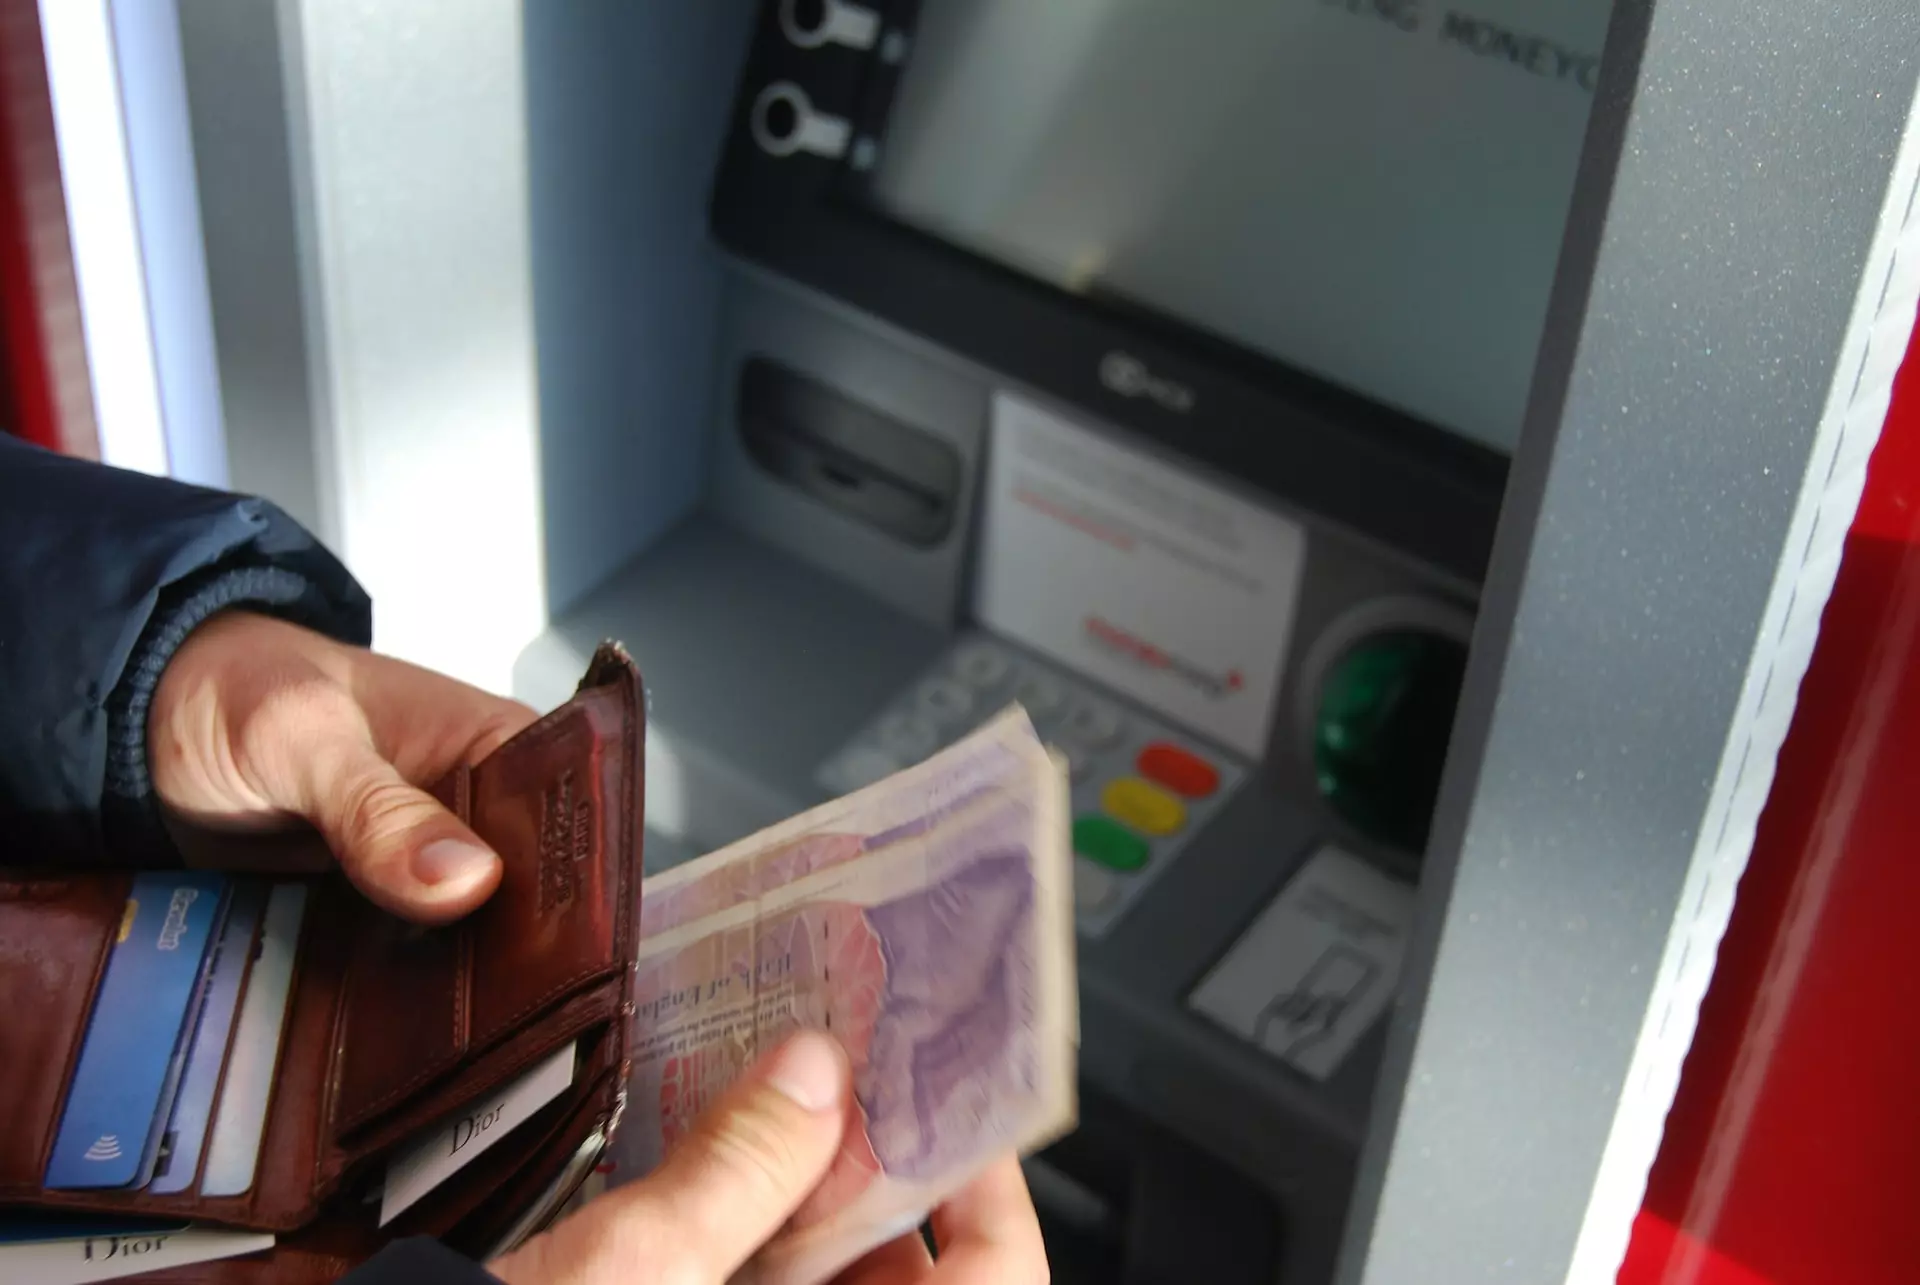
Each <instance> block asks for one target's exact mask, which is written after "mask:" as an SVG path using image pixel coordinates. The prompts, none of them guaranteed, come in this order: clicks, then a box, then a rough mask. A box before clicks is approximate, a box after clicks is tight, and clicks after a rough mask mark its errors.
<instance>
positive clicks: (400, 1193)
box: [380, 1043, 574, 1227]
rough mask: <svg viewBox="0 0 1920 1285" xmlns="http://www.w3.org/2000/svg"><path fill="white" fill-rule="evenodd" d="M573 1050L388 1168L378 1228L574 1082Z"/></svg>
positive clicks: (480, 1102)
mask: <svg viewBox="0 0 1920 1285" xmlns="http://www.w3.org/2000/svg"><path fill="white" fill-rule="evenodd" d="M573 1068H574V1046H573V1044H571V1043H569V1044H568V1045H567V1046H566V1047H565V1048H563V1049H561V1050H559V1051H558V1052H557V1053H555V1054H554V1055H553V1056H552V1057H549V1058H547V1059H546V1060H545V1061H544V1062H541V1063H540V1064H539V1065H538V1066H536V1067H534V1068H533V1069H532V1070H530V1071H527V1072H525V1073H524V1074H522V1075H521V1076H520V1078H519V1079H517V1080H514V1081H513V1082H512V1083H511V1084H508V1085H505V1086H504V1087H502V1088H498V1089H495V1090H494V1091H493V1092H491V1093H488V1094H486V1095H484V1096H482V1097H480V1098H478V1099H476V1100H475V1101H473V1102H471V1103H469V1104H468V1105H467V1106H466V1108H465V1109H463V1110H461V1111H458V1112H455V1113H454V1114H453V1115H451V1116H448V1117H447V1118H446V1119H445V1120H442V1121H441V1122H440V1123H439V1124H438V1125H436V1126H435V1127H434V1129H433V1131H432V1132H431V1133H428V1134H427V1135H426V1136H425V1137H423V1138H421V1139H420V1140H419V1141H418V1142H416V1143H414V1144H412V1145H411V1146H410V1147H408V1148H407V1149H406V1150H404V1151H402V1152H400V1153H399V1154H398V1155H396V1156H395V1157H394V1158H393V1160H392V1161H391V1162H390V1163H389V1164H388V1165H387V1181H386V1189H385V1190H384V1191H383V1192H382V1193H381V1196H380V1225H381V1226H382V1227H385V1226H386V1225H387V1224H388V1223H390V1222H392V1221H393V1219H394V1217H395V1216H396V1215H398V1214H399V1213H400V1211H401V1210H403V1209H405V1208H406V1207H407V1206H408V1205H411V1204H413V1203H414V1202H415V1201H416V1200H418V1199H420V1197H422V1196H424V1195H426V1194H427V1193H428V1192H429V1191H432V1190H433V1189H434V1188H435V1187H437V1186H439V1185H440V1184H441V1183H443V1182H445V1181H446V1180H447V1179H448V1178H450V1177H452V1176H453V1175H454V1174H456V1173H458V1172H460V1170H461V1169H463V1168H465V1167H466V1166H467V1165H469V1164H471V1163H473V1161H474V1159H475V1157H477V1156H479V1155H480V1153H481V1152H483V1151H485V1150H486V1149H487V1148H488V1147H491V1146H492V1145H493V1144H494V1143H496V1142H498V1141H500V1139H502V1138H504V1137H506V1136H507V1134H509V1133H511V1132H513V1130H514V1129H516V1128H518V1127H519V1126H520V1125H523V1124H525V1123H526V1122H527V1120H528V1119H530V1118H531V1117H532V1115H533V1113H534V1112H536V1111H538V1110H539V1109H540V1108H541V1107H543V1106H545V1105H547V1103H549V1102H551V1101H553V1100H554V1099H555V1098H557V1097H559V1096H560V1095H561V1094H562V1093H564V1092H566V1090H567V1086H568V1085H570V1084H572V1083H573Z"/></svg>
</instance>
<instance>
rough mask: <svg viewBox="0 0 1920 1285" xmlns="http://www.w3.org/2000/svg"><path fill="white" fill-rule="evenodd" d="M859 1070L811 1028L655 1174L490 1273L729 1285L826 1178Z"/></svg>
mask: <svg viewBox="0 0 1920 1285" xmlns="http://www.w3.org/2000/svg"><path fill="white" fill-rule="evenodd" d="M849 1078H850V1073H849V1071H848V1068H847V1059H846V1054H845V1053H843V1052H842V1051H841V1049H840V1045H839V1044H838V1043H837V1042H835V1041H834V1039H833V1038H832V1037H831V1036H828V1035H824V1034H822V1033H820V1032H818V1031H803V1032H801V1033H800V1034H798V1035H796V1036H794V1037H793V1038H792V1039H790V1040H788V1041H787V1042H786V1043H785V1044H784V1045H782V1046H781V1047H780V1049H779V1050H778V1051H777V1052H775V1053H774V1054H773V1055H772V1056H771V1057H769V1058H767V1059H765V1060H763V1061H762V1062H761V1063H760V1064H759V1065H758V1066H756V1067H755V1068H754V1069H753V1070H751V1071H749V1072H748V1073H747V1075H746V1077H745V1078H744V1079H743V1080H742V1081H741V1082H740V1083H738V1084H735V1085H734V1086H733V1087H732V1088H731V1089H729V1090H728V1091H727V1093H726V1094H725V1096H723V1097H722V1098H721V1099H720V1101H719V1102H718V1103H716V1104H715V1105H714V1106H713V1107H712V1108H711V1109H710V1110H708V1111H707V1112H706V1113H704V1114H703V1115H702V1116H701V1117H700V1118H699V1120H698V1121H696V1123H695V1124H694V1128H693V1132H692V1133H690V1134H689V1135H688V1136H687V1138H686V1139H685V1140H684V1141H682V1142H681V1143H680V1145H679V1146H677V1147H676V1148H675V1149H674V1150H673V1151H672V1153H671V1154H669V1155H668V1156H667V1158H666V1160H665V1161H663V1162H662V1163H661V1164H660V1166H659V1167H658V1168H657V1169H655V1170H654V1171H653V1172H652V1173H651V1174H649V1175H648V1176H647V1177H646V1178H644V1179H642V1180H640V1181H639V1182H635V1183H632V1184H629V1185H628V1186H625V1187H620V1188H617V1189H615V1190H614V1191H611V1192H609V1193H607V1194H606V1195H604V1196H602V1197H601V1198H600V1199H598V1200H596V1201H594V1202H592V1203H591V1204H589V1205H588V1206H587V1207H586V1208H585V1209H583V1210H581V1211H580V1212H579V1213H578V1214H576V1215H574V1216H573V1217H572V1218H570V1219H568V1220H567V1221H566V1222H564V1223H561V1224H560V1225H559V1226H557V1227H555V1228H554V1229H553V1230H552V1231H551V1232H549V1233H547V1234H546V1235H544V1236H541V1237H538V1238H536V1239H534V1240H532V1241H529V1242H528V1243H527V1244H526V1245H525V1246H523V1247H522V1248H520V1249H519V1250H516V1251H515V1252H514V1253H512V1254H510V1255H508V1256H507V1257H505V1258H503V1259H501V1260H499V1261H498V1262H496V1263H493V1264H490V1265H489V1267H488V1270H489V1271H491V1272H492V1273H493V1274H494V1275H495V1276H497V1277H499V1278H500V1279H501V1280H503V1281H506V1282H508V1285H530V1283H531V1282H541V1283H543V1285H545V1283H548V1282H568V1283H569V1285H600V1283H601V1282H606V1283H607V1285H613V1283H614V1282H621V1283H622V1285H624V1282H628V1281H652V1280H662V1281H665V1280H672V1281H684V1282H688V1285H693V1283H695V1282H698V1283H700V1285H707V1283H709V1282H710V1283H711V1285H720V1283H721V1282H723V1281H726V1280H728V1279H730V1278H731V1277H732V1276H733V1274H734V1273H735V1272H736V1271H738V1270H739V1269H740V1267H741V1266H742V1265H743V1264H745V1263H746V1261H747V1260H748V1259H749V1258H751V1257H753V1255H754V1253H755V1251H757V1250H758V1249H759V1248H760V1247H761V1246H762V1245H764V1244H766V1242H767V1241H768V1240H769V1239H771V1238H772V1237H773V1235H774V1234H775V1233H776V1232H778V1231H779V1230H780V1228H781V1226H782V1225H783V1224H785V1223H786V1221H787V1219H788V1218H789V1217H791V1216H792V1214H793V1212H794V1211H795V1210H796V1209H798V1208H799V1207H800V1205H801V1203H802V1202H803V1201H804V1200H805V1199H806V1198H807V1196H808V1195H809V1194H810V1193H811V1192H812V1191H813V1189H814V1188H815V1187H817V1186H818V1185H819V1184H820V1180H821V1179H822V1178H824V1177H825V1176H826V1174H827V1170H828V1168H829V1167H830V1166H831V1165H832V1164H833V1159H834V1156H835V1155H836V1154H837V1153H838V1151H839V1149H840V1137H841V1134H842V1132H843V1131H844V1129H845V1126H846V1110H845V1103H846V1096H847V1091H848V1081H849Z"/></svg>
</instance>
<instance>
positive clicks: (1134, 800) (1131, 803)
mask: <svg viewBox="0 0 1920 1285" xmlns="http://www.w3.org/2000/svg"><path fill="white" fill-rule="evenodd" d="M1100 806H1101V807H1103V808H1105V809H1106V810H1107V815H1108V816H1111V817H1114V818H1116V819H1118V820H1121V821H1124V822H1126V823H1127V824H1128V825H1130V826H1132V827H1133V828H1134V829H1136V830H1138V831H1139V832H1140V833H1142V834H1151V835H1162V834H1172V833H1173V832H1174V831H1175V830H1178V829H1179V828H1180V827H1181V826H1182V825H1185V824H1186V820H1187V806H1186V804H1184V803H1182V802H1180V800H1178V799H1176V798H1174V797H1173V796H1172V795H1171V794H1168V793H1167V792H1166V791H1165V790H1163V789H1161V788H1160V787H1159V786H1157V785H1149V784H1148V783H1147V782H1145V781H1143V780H1141V779H1140V778H1139V777H1137V776H1123V777H1121V778H1120V779H1119V780H1118V781H1115V782H1113V783H1112V784H1111V785H1109V786H1107V788H1106V789H1105V790H1103V791H1101V793H1100Z"/></svg>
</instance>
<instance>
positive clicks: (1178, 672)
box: [1085, 616, 1247, 700]
mask: <svg viewBox="0 0 1920 1285" xmlns="http://www.w3.org/2000/svg"><path fill="white" fill-rule="evenodd" d="M1085 624H1086V630H1087V634H1088V636H1089V637H1091V638H1092V639H1093V640H1094V641H1095V642H1097V643H1099V644H1100V645H1101V646H1103V647H1105V648H1106V649H1107V650H1108V651H1110V652H1114V653H1115V654H1117V655H1121V656H1125V657H1126V658H1127V659H1129V660H1132V661H1135V662H1136V663H1138V664H1141V665H1145V666H1146V667H1147V668H1148V669H1154V670H1158V671H1160V672H1161V673H1165V674H1172V675H1173V676H1174V677H1176V678H1179V679H1182V680H1184V681H1185V682H1186V683H1187V684H1188V685H1189V686H1191V687H1196V688H1198V689H1199V690H1200V691H1203V692H1205V693H1206V694H1207V695H1209V696H1212V697H1214V698H1215V699H1216V700H1217V699H1219V698H1221V697H1225V696H1231V695H1233V694H1234V693H1236V692H1238V691H1239V690H1240V689H1241V688H1243V687H1245V686H1246V685H1247V680H1246V677H1245V676H1244V675H1243V674H1241V672H1240V671H1239V670H1237V669H1229V670H1228V671H1227V672H1226V673H1224V674H1216V673H1213V672H1211V671H1210V670H1206V669H1202V668H1201V667H1200V666H1198V665H1196V664H1194V663H1193V662H1192V661H1189V660H1184V659H1182V658H1181V657H1179V656H1176V655H1174V654H1173V653H1172V652H1170V651H1168V650H1166V648H1164V647H1157V646H1155V645H1154V644H1153V643H1150V642H1148V641H1147V640H1146V639H1144V638H1141V637H1139V636H1138V635H1137V634H1134V633H1131V632H1129V631H1128V630H1125V629H1122V628H1121V627H1120V626H1119V625H1116V624H1114V623H1113V622H1112V621H1110V620H1106V619H1103V618H1102V617H1100V616H1088V617H1086V618H1085Z"/></svg>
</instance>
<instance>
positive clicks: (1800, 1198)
mask: <svg viewBox="0 0 1920 1285" xmlns="http://www.w3.org/2000/svg"><path fill="white" fill-rule="evenodd" d="M1917 843H1920V342H1916V343H1915V344H1914V345H1913V346H1912V347H1911V348H1910V349H1909V351H1908V355H1907V361H1906V367H1905V369H1904V371H1903V372H1902V375H1901V381H1900V384H1899V386H1898V387H1897V389H1896V395H1895V398H1894V406H1893V410H1892V412H1891V413H1890V415H1889V416H1888V420H1887V426H1886V429H1885V431H1884V433H1883V435H1882V439H1881V443H1880V446H1879V449H1878V451H1877V452H1876V453H1875V456H1874V459H1873V462H1872V466H1871V469H1870V472H1869V475H1868V483H1867V490H1866V494H1865V496H1864V497H1863V500H1862V503H1861V507H1860V512H1859V515H1858V517H1857V518H1856V520H1855V522H1854V525H1853V528H1852V532H1851V534H1850V535H1849V537H1848V541H1847V551H1846V557H1845V560H1844V561H1843V562H1842V564H1841V568H1840V574H1839V578H1838V580H1837V582H1836V584H1835V586H1834V593H1833V598H1832V600H1831V602H1830V603H1829V604H1828V607H1827V611H1826V615H1825V617H1824V619H1823V623H1822V628H1821V635H1820V641H1819V645H1818V648H1817V650H1816V653H1815V655H1814V659H1813V663H1812V666H1811V667H1810V668H1809V670H1808V673H1807V676H1806V679H1805V682H1804V683H1803V685H1802V687H1801V691H1800V700H1799V705H1798V707H1797V710H1796V713H1795V717H1794V723H1793V729H1792V732H1791V734H1790V735H1789V736H1788V739H1787V742H1786V745H1785V747H1784V748H1783V750H1782V752H1781V756H1780V764H1779V772H1778V776H1777V778H1776V780H1775V783H1774V787H1773V792H1772V794H1771V796H1770V798H1769V800H1768V803H1767V809H1766V813H1765V815H1764V816H1763V818H1762V821H1761V825H1760V830H1759V834H1758V837H1757V839H1756V842H1755V845H1754V850H1753V856H1752V859H1751V862H1750V865H1749V867H1748V871H1747V874H1746V877H1745V879H1744V880H1743V881H1742V883H1741V887H1740V896H1739V899H1738V901H1737V902H1736V904H1735V909H1734V913H1733V919H1732V922H1731V924H1730V925H1729V928H1728V931H1727V936H1726V939H1725V941H1724V943H1723V944H1722V947H1721V951H1720V959H1719V966H1718V969H1717V971H1716V973H1715V976H1714V982H1713V986H1712V988H1711V990H1710V991H1709V992H1708V995H1707V998H1706V1002H1705V1004H1704V1005H1703V1007H1702V1010H1701V1015H1700V1027H1699V1032H1698V1034H1697V1035H1696V1037H1695V1041H1694V1046H1693V1049H1692V1051H1691V1053H1690V1054H1689V1056H1688V1060H1687V1064H1686V1069H1685V1072H1684V1074H1683V1076H1682V1080H1681V1085H1680V1090H1679V1093H1678V1095H1677V1097H1676V1099H1675V1101H1674V1106H1673V1111H1672V1113H1671V1115H1670V1117H1669V1119H1668V1124H1667V1132H1666V1137H1665V1139H1664V1141H1663V1144H1662V1147H1661V1151H1660V1156H1659V1159H1658V1161H1657V1162H1656V1164H1655V1166H1654V1169H1653V1172H1652V1175H1651V1177H1650V1181H1649V1184H1648V1190H1647V1199H1646V1205H1645V1209H1644V1211H1643V1213H1642V1215H1641V1218H1640V1220H1639V1222H1638V1223H1637V1224H1636V1226H1635V1232H1634V1238H1633V1247H1632V1249H1631V1251H1630V1252H1629V1254H1628V1256H1627V1260H1626V1262H1625V1264H1624V1265H1623V1267H1622V1270H1621V1272H1620V1276H1619V1280H1620V1282H1621V1283H1622V1285H1838V1283H1841V1282H1844V1283H1845V1285H1882V1283H1885V1285H1892V1283H1893V1282H1902V1283H1903V1285H1908V1283H1911V1282H1914V1281H1920V1218H1916V1216H1915V1215H1916V1213H1920V1014H1916V1012H1915V1008H1914V999H1915V997H1916V995H1920V989H1917V988H1920V851H1916V844H1917Z"/></svg>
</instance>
